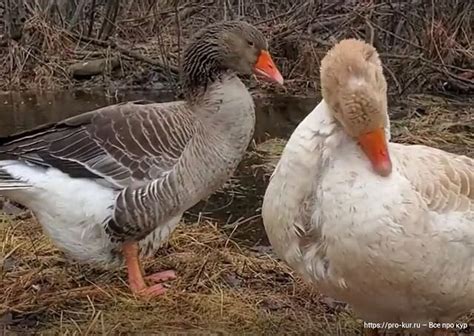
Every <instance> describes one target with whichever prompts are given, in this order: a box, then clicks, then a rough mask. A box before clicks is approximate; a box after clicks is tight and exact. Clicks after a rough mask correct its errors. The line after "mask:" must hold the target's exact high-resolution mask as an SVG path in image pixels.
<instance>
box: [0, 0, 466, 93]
mask: <svg viewBox="0 0 474 336" xmlns="http://www.w3.org/2000/svg"><path fill="white" fill-rule="evenodd" d="M85 2H86V3H87V4H89V5H90V1H85ZM95 3H96V4H99V3H101V2H95ZM89 7H90V6H89ZM89 7H87V5H86V7H85V10H84V13H83V14H82V16H81V17H80V20H79V22H78V25H76V26H74V27H75V28H74V29H72V31H71V29H70V28H69V27H68V25H67V22H64V23H63V22H62V21H58V18H57V16H55V15H52V14H49V15H48V14H47V13H45V12H43V11H40V10H38V8H37V7H35V8H32V9H31V11H32V13H30V16H29V17H28V20H27V22H26V24H25V29H24V33H23V37H22V39H21V40H20V41H19V42H18V43H17V42H14V41H8V43H7V44H6V47H5V46H4V47H3V48H0V64H2V65H3V66H2V67H1V68H0V78H4V79H6V80H5V81H2V82H1V83H0V89H3V90H11V89H32V88H43V89H54V88H56V87H58V86H61V85H62V86H63V87H64V86H69V87H71V86H77V85H91V84H94V85H97V84H100V83H97V82H88V81H85V82H84V81H82V82H80V81H74V80H71V78H70V76H69V74H68V73H67V71H64V70H65V69H67V66H68V65H69V64H71V63H73V62H81V61H84V60H90V59H94V58H103V57H108V56H107V55H108V54H109V53H110V49H118V50H119V51H120V50H122V51H123V50H131V51H135V52H136V53H137V54H139V55H140V56H141V57H139V58H138V57H135V56H136V55H135V56H134V55H132V56H131V55H127V54H126V53H123V52H121V54H122V67H121V69H120V70H121V71H117V72H114V73H107V74H106V75H107V76H106V77H112V78H114V79H116V80H118V81H120V80H125V79H126V78H129V77H130V75H135V76H138V77H144V76H145V74H140V72H144V73H150V72H152V71H153V70H157V72H159V73H162V74H163V76H162V77H161V78H162V79H161V80H164V81H167V82H168V83H172V84H174V83H175V81H176V73H175V72H174V71H166V69H167V68H169V67H170V68H172V69H175V67H176V66H179V60H180V55H181V51H182V48H183V46H184V44H185V43H186V41H187V40H188V39H189V37H190V36H191V35H192V34H193V33H194V32H196V31H197V30H198V29H200V28H202V27H204V26H206V25H207V24H209V23H210V22H215V21H219V20H224V19H227V20H229V19H244V20H247V21H249V22H252V23H254V24H255V25H257V26H258V27H259V28H260V29H261V30H262V31H264V32H265V34H266V35H267V37H268V38H269V39H270V42H271V43H270V44H271V46H270V47H271V51H272V53H273V54H274V57H275V59H276V62H277V64H278V65H279V67H280V68H281V70H282V73H283V75H284V77H285V79H286V88H285V89H280V88H278V89H276V88H275V87H274V86H264V89H266V90H278V91H280V92H283V91H285V92H289V93H300V94H308V93H309V94H310V95H312V94H314V92H316V91H317V90H318V89H319V84H318V83H319V63H320V60H321V59H322V57H323V56H324V54H325V53H326V51H327V50H328V48H329V47H330V46H332V45H333V44H334V42H335V41H337V40H340V39H342V38H348V37H357V38H361V39H364V40H366V41H368V42H370V43H373V44H374V45H375V46H376V47H377V49H378V50H379V52H380V53H381V56H382V59H383V62H384V66H385V70H386V73H387V77H388V80H389V82H390V86H389V87H390V89H391V90H392V91H393V92H395V93H397V94H398V95H400V94H403V93H407V92H424V91H426V90H429V91H443V92H444V91H453V92H464V93H465V92H472V90H473V89H474V82H473V79H474V70H473V62H472V60H473V59H474V54H473V52H474V51H473V47H472V41H473V36H474V31H473V29H472V27H474V24H473V16H472V12H473V10H474V8H473V4H472V3H471V2H469V1H461V0H456V1H454V2H452V3H449V4H448V3H446V2H445V1H442V0H433V1H408V0H407V1H399V2H397V3H393V2H391V1H352V0H344V1H337V2H334V1H306V0H297V1H277V2H272V1H268V0H264V1H260V2H258V3H255V2H252V1H245V0H222V1H220V0H216V1H207V2H205V3H203V2H202V1H197V0H186V1H152V2H150V1H145V0H139V1H123V2H121V5H120V8H119V14H118V16H117V18H116V19H115V20H114V22H113V25H114V30H113V32H114V33H113V34H112V35H110V36H108V37H107V38H104V37H101V39H102V40H100V41H98V40H96V38H97V36H99V32H100V29H101V25H100V24H99V23H100V22H104V21H106V20H107V18H106V17H105V16H106V14H105V7H104V6H101V5H97V8H94V10H95V11H96V14H95V16H94V20H93V21H92V22H91V20H90V18H91V16H90V15H89V13H90V10H91V8H89ZM91 23H92V25H91ZM90 27H92V28H93V29H92V30H91V31H89V28H90ZM89 33H90V34H89ZM117 45H118V46H121V47H122V49H120V48H119V47H117ZM15 48H20V50H22V52H21V53H20V55H19V54H18V51H16V52H15V50H14V49H15ZM32 55H34V57H33V56H32ZM143 58H145V60H144V59H143ZM157 62H159V63H160V64H161V65H162V66H156V63H157ZM25 65H27V66H25ZM38 67H39V68H40V69H36V68H38ZM45 67H46V68H48V69H42V68H45ZM102 84H103V85H104V84H105V85H106V84H107V83H102ZM147 84H148V85H152V84H153V83H150V82H148V83H147ZM175 88H176V87H175Z"/></svg>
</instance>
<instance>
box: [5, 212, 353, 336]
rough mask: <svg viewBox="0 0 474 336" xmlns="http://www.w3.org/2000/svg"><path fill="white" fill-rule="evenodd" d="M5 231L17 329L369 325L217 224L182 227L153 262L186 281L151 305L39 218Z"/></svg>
mask: <svg viewBox="0 0 474 336" xmlns="http://www.w3.org/2000/svg"><path fill="white" fill-rule="evenodd" d="M0 225H1V226H0V241H2V254H3V256H4V259H3V272H2V281H1V284H0V292H1V293H4V294H3V297H2V300H3V302H2V303H1V304H0V321H2V322H3V323H4V324H7V326H6V327H5V329H6V330H8V331H10V332H17V333H18V334H24V333H26V332H32V331H35V332H39V333H41V334H44V335H53V334H54V335H57V334H61V335H96V334H97V335H120V334H130V333H132V332H133V331H139V332H140V334H151V333H154V334H179V333H181V334H190V335H193V334H211V333H212V334H216V335H233V334H235V335H242V334H249V335H250V334H251V335H263V334H272V333H273V334H280V335H281V334H286V335H309V334H311V335H329V334H330V335H351V334H355V333H357V332H358V328H359V327H360V326H359V324H358V323H357V322H356V321H355V320H354V319H353V318H352V317H351V315H350V313H349V312H348V311H347V310H346V309H345V306H344V305H340V304H336V303H334V302H332V301H331V300H321V296H320V295H318V294H317V293H315V292H313V291H311V289H310V288H309V287H308V286H306V285H305V284H303V283H302V282H301V281H300V280H299V279H294V278H293V276H292V275H291V273H290V272H289V270H288V269H287V268H286V267H285V266H284V265H282V264H281V263H279V262H278V261H276V260H275V259H274V258H273V257H272V256H270V255H267V254H264V253H261V252H256V251H254V250H252V249H249V248H243V247H240V246H239V245H238V244H236V242H235V241H234V240H233V239H232V238H230V237H229V236H228V235H227V234H225V233H224V232H223V231H221V230H220V229H218V227H217V226H216V224H214V223H212V222H204V223H201V224H200V225H196V224H194V225H183V226H181V227H179V229H178V230H177V231H176V232H175V233H174V234H173V236H172V238H171V240H170V241H169V243H168V244H167V245H166V246H165V247H164V248H162V249H161V250H160V252H159V253H160V254H159V255H158V256H157V257H156V258H153V260H148V261H147V262H146V264H145V268H146V270H147V272H152V271H158V270H163V269H175V270H176V271H177V273H178V275H179V278H178V279H177V280H176V281H174V282H172V283H170V289H169V291H168V292H167V294H166V295H165V296H163V297H160V298H159V299H156V300H153V301H150V302H143V301H139V300H136V299H135V298H134V297H132V296H131V295H130V294H129V292H128V289H127V287H126V284H125V279H126V278H125V273H124V271H123V270H120V271H117V272H103V271H98V270H94V269H91V268H89V267H88V266H81V265H77V264H74V263H71V262H70V261H69V260H67V259H65V257H64V256H63V254H62V253H60V252H58V250H56V249H55V248H54V247H53V245H52V244H51V243H50V241H49V240H48V239H47V238H46V237H45V236H44V235H43V234H42V232H41V229H40V226H39V225H38V224H37V223H36V222H35V221H34V220H33V219H31V218H30V219H24V220H19V221H15V222H13V223H12V222H10V221H8V220H4V221H2V223H1V224H0ZM0 323H1V322H0ZM0 325H1V324H0Z"/></svg>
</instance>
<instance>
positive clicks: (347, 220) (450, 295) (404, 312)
mask: <svg viewBox="0 0 474 336" xmlns="http://www.w3.org/2000/svg"><path fill="white" fill-rule="evenodd" d="M321 86H322V96H323V100H322V101H321V103H320V104H319V105H318V106H317V107H316V108H315V109H314V110H313V111H312V112H311V113H310V114H309V115H308V116H307V117H306V118H305V120H304V121H302V122H301V124H300V125H299V126H298V127H297V129H296V130H295V132H294V133H293V134H292V136H291V138H290V139H289V141H288V143H287V145H286V147H285V149H284V151H283V154H282V156H281V159H280V161H279V163H278V165H277V167H276V169H275V172H274V173H273V175H272V179H271V181H270V183H269V186H268V189H267V191H266V194H265V198H264V204H263V209H262V215H263V220H264V224H265V229H266V231H267V234H268V237H269V239H270V242H271V243H272V245H273V247H274V249H275V251H276V253H277V254H278V255H279V256H280V257H281V258H282V259H284V260H285V261H286V262H287V263H288V264H289V265H290V266H291V267H293V268H294V269H295V270H296V271H297V272H298V273H299V274H301V275H302V276H304V277H305V278H306V279H307V280H309V281H310V282H312V283H313V284H315V285H316V286H317V288H318V289H319V290H320V291H321V292H323V293H325V294H327V295H329V296H332V297H334V298H337V299H339V300H343V301H346V302H348V303H350V304H351V305H352V307H353V309H354V310H355V312H356V313H357V314H358V315H359V316H360V317H361V318H363V319H364V320H366V321H370V322H390V321H391V322H420V323H428V322H440V323H443V322H455V321H456V319H457V318H458V317H459V316H460V315H462V314H465V313H468V312H469V311H470V310H471V309H473V308H474V160H473V159H472V158H469V157H466V156H460V155H455V154H451V153H447V152H444V151H442V150H439V149H436V148H431V147H427V146H420V145H403V144H397V143H390V142H388V140H389V139H390V126H389V118H388V114H387V98H386V87H387V85H386V81H385V78H384V75H383V72H382V66H381V62H380V59H379V56H378V54H377V51H376V50H375V49H374V48H373V47H372V46H370V45H368V44H366V43H364V42H362V41H358V40H354V39H348V40H343V41H341V42H340V43H338V44H337V45H336V46H335V47H333V49H332V50H330V51H329V52H328V54H327V55H326V56H325V58H324V59H323V61H322V64H321ZM437 332H439V330H438V331H437ZM375 333H376V332H375Z"/></svg>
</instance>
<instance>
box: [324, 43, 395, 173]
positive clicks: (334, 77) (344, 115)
mask: <svg viewBox="0 0 474 336" xmlns="http://www.w3.org/2000/svg"><path fill="white" fill-rule="evenodd" d="M321 91H322V96H323V99H324V100H325V102H326V103H327V104H328V106H329V109H330V111H331V113H332V114H333V116H334V118H335V119H336V120H337V121H338V122H339V123H340V125H342V128H343V129H344V131H345V132H346V133H347V134H348V135H349V136H350V137H352V138H353V139H354V140H355V141H356V142H357V143H358V144H359V146H360V147H361V149H362V151H363V152H364V153H365V155H366V156H367V158H368V159H369V160H370V162H371V164H372V167H373V169H374V170H375V172H376V173H377V174H379V175H381V176H388V175H390V173H391V171H392V163H391V160H390V155H389V152H388V144H387V138H386V129H388V123H389V120H388V113H387V83H386V80H385V77H384V75H383V69H382V63H381V61H380V58H379V55H378V53H377V51H376V50H375V48H374V47H373V46H371V45H370V44H367V43H365V42H363V41H360V40H356V39H346V40H342V41H340V42H339V43H338V44H336V45H335V46H334V47H333V48H332V49H331V50H330V51H329V52H328V53H327V54H326V56H325V57H324V58H323V60H322V61H321Z"/></svg>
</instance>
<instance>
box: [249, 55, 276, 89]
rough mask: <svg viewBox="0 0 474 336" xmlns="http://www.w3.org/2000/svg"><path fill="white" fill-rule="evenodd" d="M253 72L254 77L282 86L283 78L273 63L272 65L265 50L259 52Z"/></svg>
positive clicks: (270, 58)
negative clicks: (257, 76)
mask: <svg viewBox="0 0 474 336" xmlns="http://www.w3.org/2000/svg"><path fill="white" fill-rule="evenodd" d="M253 71H254V73H255V74H256V75H259V76H261V77H263V78H264V79H266V80H268V81H270V82H277V83H278V84H280V85H283V76H282V75H281V73H280V71H278V68H277V67H276V65H275V63H273V60H272V57H271V56H270V53H269V52H268V51H266V50H262V51H261V52H260V56H258V59H257V63H256V64H255V67H254V68H253Z"/></svg>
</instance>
